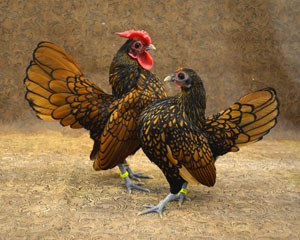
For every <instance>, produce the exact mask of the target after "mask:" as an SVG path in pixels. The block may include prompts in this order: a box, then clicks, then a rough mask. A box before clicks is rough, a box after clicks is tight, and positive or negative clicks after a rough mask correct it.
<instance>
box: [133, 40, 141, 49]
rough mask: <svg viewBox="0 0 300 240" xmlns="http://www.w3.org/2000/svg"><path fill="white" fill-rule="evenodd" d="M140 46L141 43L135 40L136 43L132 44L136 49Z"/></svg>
mask: <svg viewBox="0 0 300 240" xmlns="http://www.w3.org/2000/svg"><path fill="white" fill-rule="evenodd" d="M141 46H142V44H140V43H139V42H136V43H135V44H134V47H135V48H136V49H139V48H140V47H141Z"/></svg>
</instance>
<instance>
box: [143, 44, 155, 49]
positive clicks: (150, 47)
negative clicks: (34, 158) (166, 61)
mask: <svg viewBox="0 0 300 240" xmlns="http://www.w3.org/2000/svg"><path fill="white" fill-rule="evenodd" d="M145 49H146V51H149V50H156V47H155V46H154V45H153V44H149V45H148V46H147V47H146V48H145Z"/></svg>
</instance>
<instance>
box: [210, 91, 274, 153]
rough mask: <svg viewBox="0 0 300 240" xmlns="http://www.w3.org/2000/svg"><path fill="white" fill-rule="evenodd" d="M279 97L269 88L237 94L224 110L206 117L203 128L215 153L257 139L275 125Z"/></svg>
mask: <svg viewBox="0 0 300 240" xmlns="http://www.w3.org/2000/svg"><path fill="white" fill-rule="evenodd" d="M278 115H279V101H278V99H277V96H276V91H275V90H274V89H272V88H266V89H262V90H259V91H256V92H253V93H250V94H248V95H246V96H244V97H242V98H240V99H239V100H238V101H237V102H236V103H234V104H233V105H232V106H230V107H229V108H227V109H226V110H224V111H222V112H220V113H218V114H216V115H213V116H210V117H209V118H207V120H206V126H205V131H206V132H207V133H208V139H209V143H210V145H211V148H212V150H213V153H214V156H215V157H216V156H219V155H223V154H225V153H227V152H230V151H232V152H235V151H238V150H239V147H241V146H244V145H246V144H249V143H253V142H257V141H259V140H261V139H262V138H263V136H265V135H266V134H267V133H269V131H270V130H271V129H272V128H273V127H274V126H275V125H276V123H277V117H278Z"/></svg>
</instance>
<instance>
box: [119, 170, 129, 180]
mask: <svg viewBox="0 0 300 240" xmlns="http://www.w3.org/2000/svg"><path fill="white" fill-rule="evenodd" d="M128 175H129V173H128V172H127V171H126V172H124V173H120V177H121V178H123V179H124V178H127V177H128Z"/></svg>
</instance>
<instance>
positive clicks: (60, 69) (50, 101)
mask: <svg viewBox="0 0 300 240" xmlns="http://www.w3.org/2000/svg"><path fill="white" fill-rule="evenodd" d="M130 45H131V42H130V41H127V42H126V43H125V44H124V46H122V47H121V49H120V50H119V51H118V53H117V54H116V56H115V58H114V60H113V63H112V67H111V69H110V71H111V72H113V73H114V76H113V77H112V78H111V81H115V83H117V84H112V90H113V95H110V94H107V93H105V92H104V91H103V90H102V89H101V88H99V87H98V86H96V85H95V84H94V83H92V82H91V81H89V80H88V79H87V78H86V77H85V76H84V74H83V72H82V71H81V69H80V67H79V66H78V65H77V64H76V63H75V61H74V60H73V59H72V57H71V56H70V55H68V54H67V53H66V52H65V51H64V50H63V49H62V48H60V47H59V46H57V45H55V44H53V43H50V42H41V43H39V44H38V46H37V47H36V49H35V50H34V52H33V60H32V61H31V62H30V64H29V66H28V68H27V71H26V77H25V80H24V84H25V87H26V95H25V98H26V100H27V101H28V103H29V105H30V106H31V108H32V109H33V110H34V111H35V112H36V115H37V117H39V118H40V119H42V120H46V121H54V122H59V123H60V124H61V125H62V126H69V127H71V128H75V129H77V128H85V129H87V130H89V131H90V136H91V138H92V139H93V140H94V147H93V150H92V153H91V156H90V157H91V159H92V160H94V168H95V170H100V169H109V168H113V167H115V166H116V165H117V164H119V163H121V162H123V161H124V160H125V158H126V157H128V156H129V155H131V154H133V153H134V152H135V151H137V149H138V148H139V142H138V140H137V134H136V125H137V119H138V116H139V114H140V113H141V111H142V110H143V109H144V108H145V107H146V106H148V105H149V104H150V103H152V102H153V101H155V100H156V99H159V98H163V97H165V91H164V88H163V86H162V83H161V82H160V81H159V79H158V78H157V77H156V76H155V75H154V74H152V73H151V72H149V71H147V70H144V69H142V68H141V67H140V66H139V64H138V63H137V61H136V60H133V59H131V58H130V57H129V56H128V54H127V52H126V51H127V50H128V46H130Z"/></svg>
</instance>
